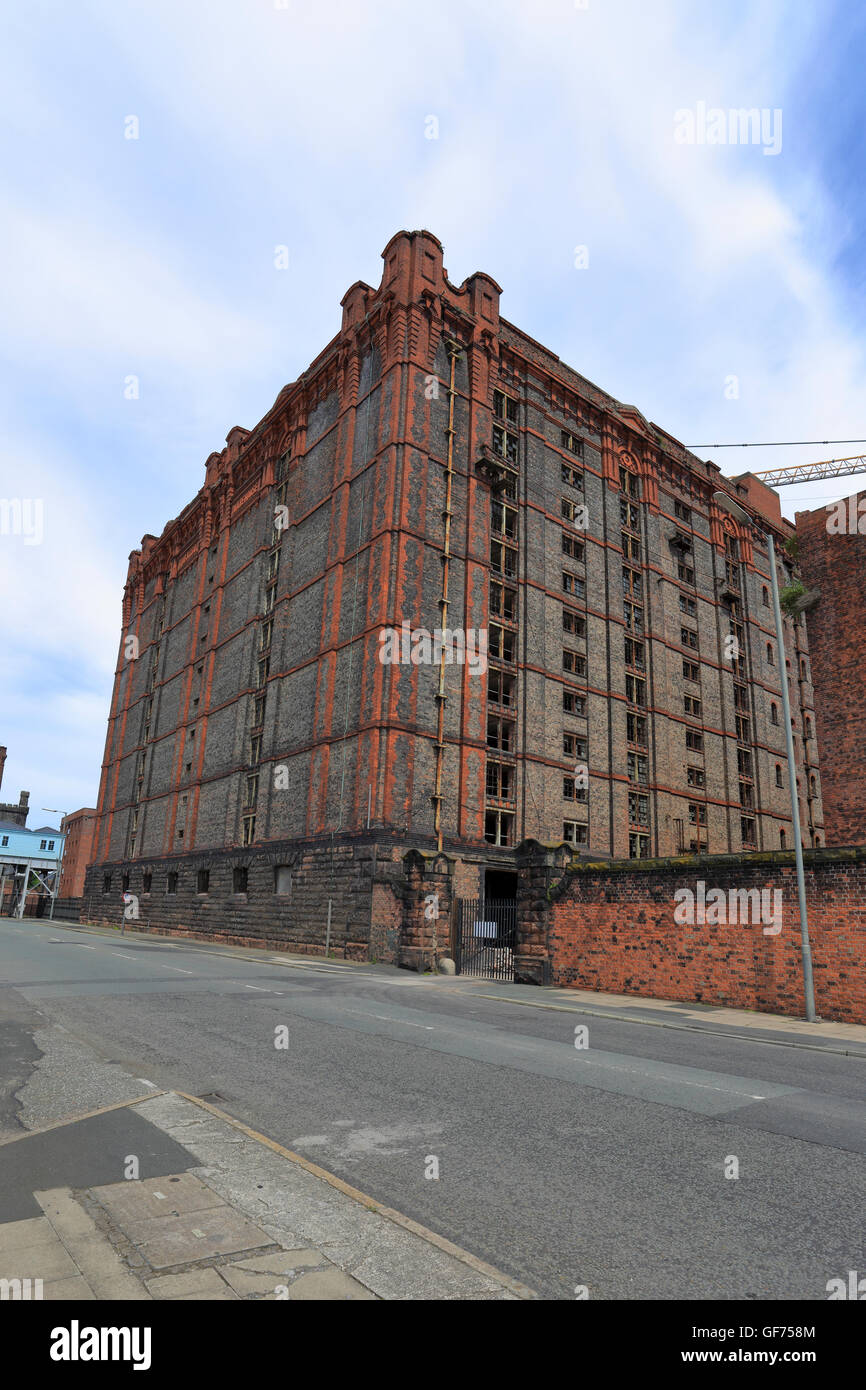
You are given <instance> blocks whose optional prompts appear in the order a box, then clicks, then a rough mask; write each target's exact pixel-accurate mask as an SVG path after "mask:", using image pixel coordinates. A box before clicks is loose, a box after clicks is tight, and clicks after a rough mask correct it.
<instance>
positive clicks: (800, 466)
mask: <svg viewBox="0 0 866 1390" xmlns="http://www.w3.org/2000/svg"><path fill="white" fill-rule="evenodd" d="M750 471H751V470H750ZM852 473H866V454H854V455H852V457H851V458H845V459H824V460H823V461H822V462H820V463H792V464H789V465H788V467H787V468H768V469H766V470H765V471H764V472H762V473H752V477H753V478H759V479H760V480H761V482H762V483H766V485H767V487H785V485H786V484H788V483H812V482H815V481H817V480H818V479H819V478H845V477H848V476H850V474H852Z"/></svg>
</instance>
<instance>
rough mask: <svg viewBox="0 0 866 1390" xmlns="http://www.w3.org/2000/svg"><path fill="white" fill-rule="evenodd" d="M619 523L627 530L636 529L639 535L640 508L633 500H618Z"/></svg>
mask: <svg viewBox="0 0 866 1390" xmlns="http://www.w3.org/2000/svg"><path fill="white" fill-rule="evenodd" d="M619 524H620V526H624V527H625V528H626V530H628V531H637V533H638V535H640V508H639V507H636V506H635V504H634V502H624V501H622V500H621V501H620V504H619Z"/></svg>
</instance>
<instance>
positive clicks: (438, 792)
mask: <svg viewBox="0 0 866 1390" xmlns="http://www.w3.org/2000/svg"><path fill="white" fill-rule="evenodd" d="M447 348H448V356H449V359H450V363H451V367H450V374H449V381H448V424H447V426H446V429H445V433H446V435H447V436H448V462H447V464H446V468H445V506H444V508H443V510H442V516H443V518H444V521H445V548H444V550H443V552H442V597H441V598H440V599H439V609H440V614H439V628H440V633H441V634H444V632H445V629H446V628H447V626H448V567H449V560H450V558H451V516H452V511H451V485H452V480H453V477H454V368H455V365H456V362H457V358H458V357H459V356H460V349H459V347H458V346H457V344H456V343H450V342H449V343H448V344H447ZM440 646H441V650H440V653H439V688H438V690H437V691H436V700H437V703H438V706H439V709H438V713H437V718H436V743H435V745H434V747H435V749H436V780H435V786H434V789H433V805H434V807H435V820H434V829H435V831H436V847H437V849H438V851H439V853H440V854H441V853H442V754H443V753H444V751H445V744H444V736H445V701H446V699H447V696H446V694H445V643H444V636H443V641H442V642H441V643H440Z"/></svg>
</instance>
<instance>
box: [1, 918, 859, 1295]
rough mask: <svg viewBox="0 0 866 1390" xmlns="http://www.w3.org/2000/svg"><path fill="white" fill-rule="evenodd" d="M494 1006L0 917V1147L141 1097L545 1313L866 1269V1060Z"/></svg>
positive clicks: (810, 1289)
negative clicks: (472, 1269)
mask: <svg viewBox="0 0 866 1390" xmlns="http://www.w3.org/2000/svg"><path fill="white" fill-rule="evenodd" d="M489 992H492V993H495V992H496V986H495V985H491V984H489V983H487V982H470V981H465V980H462V979H461V980H454V979H446V978H436V979H432V978H431V979H426V978H423V977H422V978H419V977H417V976H414V975H409V974H407V973H405V972H401V971H395V970H389V969H387V968H385V967H362V968H357V967H352V966H345V965H341V964H337V963H333V964H331V963H325V962H319V961H313V960H311V961H309V962H296V963H291V964H290V963H288V962H286V963H280V964H268V963H266V962H263V961H259V960H255V959H251V958H237V957H233V956H231V955H230V954H222V953H220V952H219V951H217V950H212V949H209V948H207V947H201V946H198V945H184V944H182V943H180V942H178V941H165V940H160V939H157V938H154V939H149V940H133V939H130V938H125V939H123V940H121V939H120V938H119V937H116V938H113V937H105V936H102V935H99V934H96V933H83V932H78V931H74V930H69V929H65V928H63V927H59V926H57V925H56V924H54V923H52V922H47V921H44V920H34V921H24V922H21V923H15V922H10V921H9V920H8V919H2V920H0V1137H3V1136H4V1135H9V1134H11V1133H16V1132H20V1130H21V1127H22V1126H24V1127H28V1128H31V1127H33V1126H36V1125H40V1124H44V1123H46V1122H48V1121H50V1120H53V1119H58V1118H61V1117H64V1116H67V1115H69V1114H74V1113H79V1112H81V1111H83V1110H86V1109H89V1108H94V1107H96V1106H99V1105H104V1104H109V1103H111V1102H113V1101H115V1100H121V1099H127V1098H130V1097H131V1096H134V1095H140V1094H142V1093H143V1092H144V1090H146V1089H147V1083H149V1084H150V1085H155V1086H157V1087H166V1088H173V1089H178V1090H182V1091H186V1092H189V1093H192V1094H195V1095H205V1096H208V1097H213V1098H214V1103H215V1104H217V1105H219V1106H220V1107H221V1108H222V1109H224V1110H226V1111H228V1112H229V1113H231V1114H232V1115H234V1116H236V1117H237V1118H239V1119H242V1120H244V1121H245V1122H246V1123H247V1124H250V1125H252V1126H253V1127H254V1128H255V1129H257V1130H259V1131H261V1132H262V1133H264V1134H266V1135H269V1136H270V1137H272V1138H274V1139H277V1140H279V1141H280V1142H281V1143H282V1144H285V1145H286V1146H287V1147H289V1148H291V1149H294V1150H295V1151H297V1152H299V1153H302V1154H304V1155H305V1156H306V1157H308V1158H310V1159H312V1160H314V1161H315V1162H317V1163H320V1164H321V1165H322V1166H323V1167H325V1168H327V1169H329V1170H330V1171H331V1172H334V1173H337V1174H339V1175H340V1176H341V1177H343V1178H345V1179H346V1180H347V1181H348V1182H350V1183H352V1184H353V1185H354V1186H356V1187H358V1188H360V1189H361V1190H362V1191H364V1192H366V1193H369V1194H370V1195H371V1196H373V1197H375V1198H376V1199H377V1200H379V1201H381V1202H384V1203H386V1204H388V1205H389V1206H392V1207H396V1208H397V1209H399V1210H400V1211H403V1212H404V1213H406V1214H407V1215H409V1216H412V1217H414V1218H415V1219H416V1220H418V1221H421V1222H423V1223H424V1224H425V1225H427V1226H429V1227H431V1228H432V1229H433V1230H436V1231H439V1232H440V1233H441V1234H443V1235H445V1236H447V1237H448V1238H449V1239H451V1240H453V1241H455V1242H456V1243H457V1244H459V1245H461V1246H463V1247H464V1248H465V1249H468V1250H470V1251H472V1252H474V1253H475V1254H477V1255H479V1256H481V1257H482V1258H484V1259H486V1260H489V1261H490V1262H491V1263H492V1264H494V1265H496V1266H497V1267H499V1268H500V1269H502V1270H504V1271H506V1272H508V1273H509V1274H512V1275H513V1276H515V1277H516V1278H518V1279H520V1280H522V1281H524V1282H525V1283H527V1284H528V1285H530V1287H532V1288H534V1289H536V1290H537V1291H538V1292H539V1293H540V1294H541V1295H542V1296H543V1297H546V1298H574V1297H575V1290H576V1289H578V1288H579V1287H581V1286H585V1287H586V1288H587V1290H588V1292H589V1296H590V1297H591V1298H608V1299H609V1298H626V1299H630V1298H631V1299H638V1298H639V1299H687V1298H698V1299H720V1298H735V1299H765V1298H769V1299H782V1300H784V1299H795V1298H808V1299H826V1297H827V1292H826V1285H827V1281H828V1280H829V1279H832V1278H835V1277H839V1276H841V1277H845V1278H847V1275H848V1271H850V1270H859V1271H860V1272H861V1274H862V1273H866V1250H864V1239H863V1234H864V1211H866V1059H864V1058H857V1057H846V1056H842V1055H839V1054H837V1053H831V1052H819V1051H814V1052H813V1051H808V1050H803V1049H795V1048H791V1047H787V1046H766V1045H764V1044H763V1043H761V1042H758V1041H753V1040H742V1039H736V1038H730V1037H725V1036H716V1035H710V1034H701V1033H699V1032H693V1031H683V1032H680V1031H673V1030H668V1029H662V1028H657V1027H652V1026H649V1025H648V1024H644V1023H641V1022H637V1021H635V1022H631V1021H630V1022H622V1021H615V1020H608V1019H600V1018H597V1017H595V1016H592V1015H585V1014H582V1013H581V1012H580V1009H579V1007H575V1009H574V1012H573V1014H572V1012H571V1011H569V1012H568V1013H563V1012H559V1011H551V1010H546V1009H539V1008H535V1007H522V1006H518V1005H516V1004H514V1003H510V1002H501V1001H498V1000H493V999H487V998H483V997H482V995H483V994H485V993H489ZM534 994H535V995H536V996H537V998H538V1000H539V1002H541V1001H543V999H544V993H543V991H536V992H534ZM577 1025H585V1026H586V1027H587V1028H588V1040H589V1046H588V1048H586V1049H577V1048H576V1047H575V1046H574V1035H575V1027H576V1026H577ZM285 1030H287V1033H286V1031H285ZM286 1040H287V1043H288V1045H287V1046H282V1045H278V1044H281V1043H283V1042H284V1041H286ZM433 1159H436V1160H437V1161H438V1178H435V1177H431V1176H428V1174H430V1173H432V1172H433V1171H434V1169H435V1167H436V1165H435V1164H434V1163H433V1162H432V1160H433ZM732 1159H736V1160H737V1161H738V1165H739V1177H738V1178H730V1177H726V1168H727V1170H728V1171H730V1170H731V1169H732V1167H733V1165H732V1163H731V1160H732ZM443 1295H444V1296H447V1290H443Z"/></svg>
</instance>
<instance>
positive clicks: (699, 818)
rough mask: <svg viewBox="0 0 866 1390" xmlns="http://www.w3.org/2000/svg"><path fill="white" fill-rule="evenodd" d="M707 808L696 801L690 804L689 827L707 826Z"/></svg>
mask: <svg viewBox="0 0 866 1390" xmlns="http://www.w3.org/2000/svg"><path fill="white" fill-rule="evenodd" d="M706 823H707V808H706V806H701V805H700V804H699V803H698V802H696V801H690V802H689V825H706Z"/></svg>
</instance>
